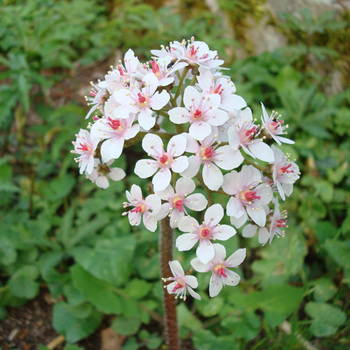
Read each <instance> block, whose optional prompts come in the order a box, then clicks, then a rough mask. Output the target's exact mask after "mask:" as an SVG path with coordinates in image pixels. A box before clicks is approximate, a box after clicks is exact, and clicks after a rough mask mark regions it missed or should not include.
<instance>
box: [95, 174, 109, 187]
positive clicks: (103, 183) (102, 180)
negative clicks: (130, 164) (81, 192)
mask: <svg viewBox="0 0 350 350" xmlns="http://www.w3.org/2000/svg"><path fill="white" fill-rule="evenodd" d="M96 185H97V186H98V187H101V188H104V189H105V188H108V187H109V182H108V179H107V177H106V176H99V177H98V178H97V180H96Z"/></svg>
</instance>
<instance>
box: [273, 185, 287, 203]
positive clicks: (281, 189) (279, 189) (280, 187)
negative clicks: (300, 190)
mask: <svg viewBox="0 0 350 350" xmlns="http://www.w3.org/2000/svg"><path fill="white" fill-rule="evenodd" d="M275 183H276V186H277V190H278V193H279V194H280V196H281V198H282V200H286V197H285V195H284V191H283V187H282V184H281V183H280V182H275Z"/></svg>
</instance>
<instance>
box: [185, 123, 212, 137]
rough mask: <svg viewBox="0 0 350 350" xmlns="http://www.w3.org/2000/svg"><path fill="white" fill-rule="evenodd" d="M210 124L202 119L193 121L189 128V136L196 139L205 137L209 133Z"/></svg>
mask: <svg viewBox="0 0 350 350" xmlns="http://www.w3.org/2000/svg"><path fill="white" fill-rule="evenodd" d="M211 130H212V129H211V126H210V125H209V124H208V123H206V122H203V121H200V122H194V123H192V124H191V126H190V129H189V134H190V136H192V137H194V138H195V139H196V140H199V141H201V140H203V139H204V138H205V137H207V136H208V135H210V133H211Z"/></svg>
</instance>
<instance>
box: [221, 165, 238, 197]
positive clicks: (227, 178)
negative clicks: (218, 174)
mask: <svg viewBox="0 0 350 350" xmlns="http://www.w3.org/2000/svg"><path fill="white" fill-rule="evenodd" d="M237 175H238V173H237V171H235V170H234V171H231V172H230V173H229V174H226V175H224V182H223V183H222V189H223V190H224V191H225V192H226V193H227V194H231V195H232V194H236V193H238V192H239V190H238V188H237Z"/></svg>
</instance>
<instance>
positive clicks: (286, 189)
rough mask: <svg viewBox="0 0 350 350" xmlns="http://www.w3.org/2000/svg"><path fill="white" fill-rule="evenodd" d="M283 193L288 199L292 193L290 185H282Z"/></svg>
mask: <svg viewBox="0 0 350 350" xmlns="http://www.w3.org/2000/svg"><path fill="white" fill-rule="evenodd" d="M282 188H283V191H284V193H285V195H286V196H287V197H289V196H290V195H291V194H292V192H293V185H292V184H282Z"/></svg>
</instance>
